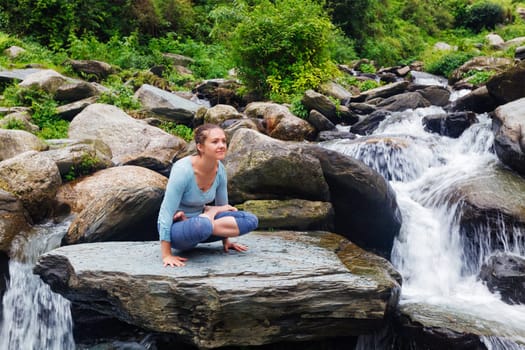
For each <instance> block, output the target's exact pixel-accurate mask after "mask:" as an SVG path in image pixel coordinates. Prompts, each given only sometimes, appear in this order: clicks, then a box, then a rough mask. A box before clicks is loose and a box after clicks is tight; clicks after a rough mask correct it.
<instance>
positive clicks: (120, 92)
mask: <svg viewBox="0 0 525 350" xmlns="http://www.w3.org/2000/svg"><path fill="white" fill-rule="evenodd" d="M105 85H106V87H108V89H109V91H108V92H104V93H102V94H101V95H100V97H99V98H98V101H97V102H100V103H106V104H110V105H114V106H117V107H119V108H120V109H123V110H136V109H139V108H140V107H141V105H140V102H139V101H138V100H137V99H136V98H135V96H134V91H133V89H132V88H131V87H130V86H128V85H124V84H123V83H122V81H120V79H119V78H118V77H112V78H110V79H108V80H106V82H105Z"/></svg>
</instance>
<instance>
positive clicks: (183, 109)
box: [135, 84, 204, 126]
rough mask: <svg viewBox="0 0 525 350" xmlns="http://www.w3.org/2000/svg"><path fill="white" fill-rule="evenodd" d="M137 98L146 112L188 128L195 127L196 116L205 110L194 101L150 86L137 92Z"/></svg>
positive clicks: (146, 85) (143, 86) (145, 86)
mask: <svg viewBox="0 0 525 350" xmlns="http://www.w3.org/2000/svg"><path fill="white" fill-rule="evenodd" d="M135 98H136V99H137V100H139V101H140V103H141V104H142V108H143V109H144V110H145V111H147V112H150V113H153V114H155V115H157V116H159V117H164V118H165V119H168V120H171V121H174V122H176V123H179V124H184V125H188V126H193V118H194V117H195V114H196V113H197V111H198V110H199V109H200V108H204V107H202V106H200V105H198V104H196V103H195V102H193V101H190V100H187V99H185V98H183V97H180V96H177V95H176V94H173V93H171V92H168V91H166V90H162V89H159V88H158V87H155V86H152V85H148V84H144V85H142V86H141V87H140V89H138V90H137V91H136V92H135Z"/></svg>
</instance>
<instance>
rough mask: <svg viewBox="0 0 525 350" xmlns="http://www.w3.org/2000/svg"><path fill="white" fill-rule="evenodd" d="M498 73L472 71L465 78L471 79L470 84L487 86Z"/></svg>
mask: <svg viewBox="0 0 525 350" xmlns="http://www.w3.org/2000/svg"><path fill="white" fill-rule="evenodd" d="M494 74H496V72H494V71H478V70H470V71H468V72H466V73H465V74H464V75H463V77H464V78H467V77H469V79H468V81H469V83H472V84H474V85H483V84H485V83H486V82H487V81H488V80H489V79H490V78H491V77H492V76H493V75H494Z"/></svg>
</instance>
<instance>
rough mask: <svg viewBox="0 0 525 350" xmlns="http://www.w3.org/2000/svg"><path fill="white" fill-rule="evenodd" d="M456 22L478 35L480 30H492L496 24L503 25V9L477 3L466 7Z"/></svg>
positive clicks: (497, 5) (491, 4)
mask: <svg viewBox="0 0 525 350" xmlns="http://www.w3.org/2000/svg"><path fill="white" fill-rule="evenodd" d="M456 20H457V21H459V23H458V24H459V25H461V26H464V27H466V28H469V29H471V30H472V31H473V32H475V33H479V32H481V30H482V29H494V28H495V27H496V25H497V24H500V23H503V22H504V21H505V9H504V8H503V7H502V6H501V5H499V4H495V3H492V2H478V3H475V4H473V5H471V6H469V7H467V8H466V11H465V12H464V14H462V17H460V18H457V19H456Z"/></svg>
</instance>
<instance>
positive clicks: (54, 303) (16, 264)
mask: <svg viewBox="0 0 525 350" xmlns="http://www.w3.org/2000/svg"><path fill="white" fill-rule="evenodd" d="M68 226H69V221H68V220H66V221H64V222H63V223H61V224H58V225H56V224H54V223H48V224H43V225H38V226H36V227H34V232H31V234H30V235H28V236H29V238H24V237H23V236H20V237H19V239H18V241H16V242H15V243H14V249H13V252H12V253H13V254H12V255H13V256H16V258H13V259H11V260H10V261H9V276H10V279H9V283H8V286H7V290H6V292H5V294H4V298H3V301H2V302H3V320H2V323H1V324H0V349H5V350H11V349H28V350H43V349H45V350H54V349H56V350H68V349H74V348H75V343H74V340H73V332H72V329H73V321H72V318H71V313H70V308H69V301H67V299H65V298H63V297H62V296H60V295H59V294H56V293H53V292H52V291H51V289H50V288H49V286H48V285H47V284H45V283H44V282H42V280H41V279H40V277H39V276H37V275H34V274H33V271H32V270H33V266H34V264H35V263H36V259H37V257H38V256H39V255H41V254H43V253H45V252H47V251H49V250H51V249H53V248H56V247H58V246H59V245H60V240H61V239H62V237H63V236H64V234H65V232H66V230H67V227H68Z"/></svg>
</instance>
